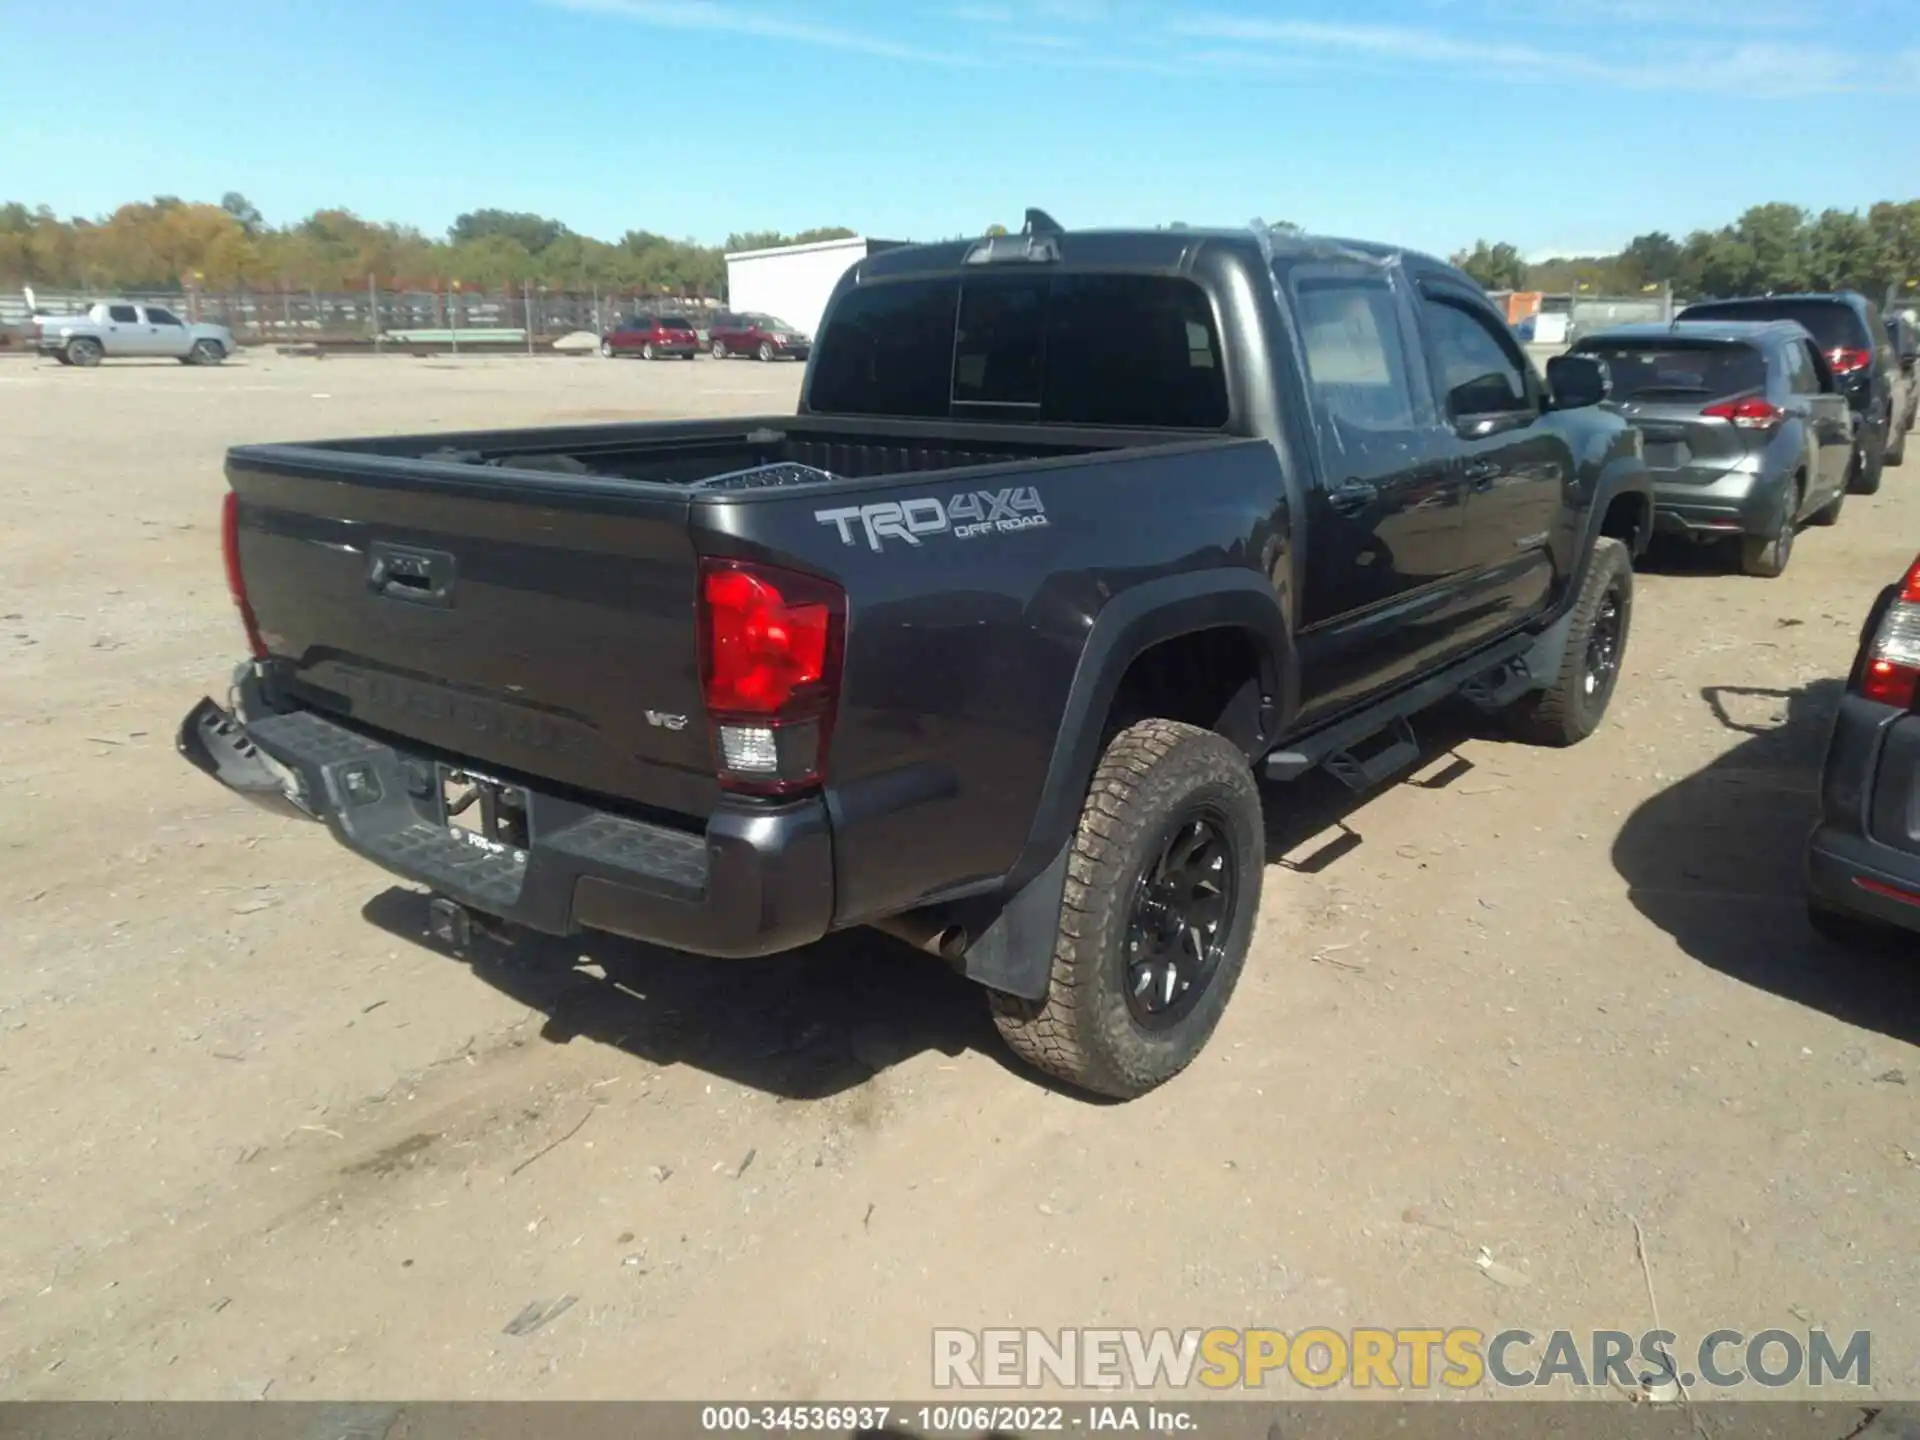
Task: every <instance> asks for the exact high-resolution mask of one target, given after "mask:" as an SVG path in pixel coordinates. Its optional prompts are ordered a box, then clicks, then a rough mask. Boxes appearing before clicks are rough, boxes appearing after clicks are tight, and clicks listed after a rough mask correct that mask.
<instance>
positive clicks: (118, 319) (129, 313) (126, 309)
mask: <svg viewBox="0 0 1920 1440" xmlns="http://www.w3.org/2000/svg"><path fill="white" fill-rule="evenodd" d="M107 318H108V319H109V320H111V321H113V323H114V324H116V325H138V324H139V323H140V312H139V311H137V310H135V309H134V308H133V306H131V305H111V306H109V307H108V308H107Z"/></svg>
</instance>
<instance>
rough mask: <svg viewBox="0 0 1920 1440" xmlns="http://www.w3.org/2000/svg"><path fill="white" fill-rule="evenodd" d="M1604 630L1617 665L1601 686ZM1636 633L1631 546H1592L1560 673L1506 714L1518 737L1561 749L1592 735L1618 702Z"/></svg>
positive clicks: (1604, 540)
mask: <svg viewBox="0 0 1920 1440" xmlns="http://www.w3.org/2000/svg"><path fill="white" fill-rule="evenodd" d="M1610 606H1611V610H1610V609H1609V607H1610ZM1610 615H1611V617H1613V618H1611V619H1610V618H1609V616H1610ZM1615 619H1617V625H1614V620H1615ZM1602 626H1613V628H1614V630H1615V638H1614V644H1613V653H1612V665H1611V668H1610V669H1609V670H1608V671H1607V673H1606V674H1605V675H1604V676H1602V677H1600V679H1599V683H1597V684H1591V683H1589V680H1590V676H1591V671H1592V666H1591V665H1590V663H1589V652H1590V650H1591V649H1592V646H1593V642H1594V639H1595V636H1596V634H1597V633H1598V632H1599V630H1600V629H1601V627H1602ZM1632 631H1633V560H1632V557H1631V556H1630V555H1629V554H1628V553H1627V542H1626V541H1624V540H1614V539H1610V538H1604V537H1603V538H1601V539H1599V540H1596V541H1594V542H1593V559H1592V560H1591V561H1590V562H1589V563H1588V565H1587V578H1586V580H1585V581H1584V582H1583V583H1582V584H1581V587H1580V598H1579V600H1578V601H1576V602H1575V604H1574V607H1573V623H1572V625H1571V626H1570V627H1569V628H1568V631H1567V648H1566V651H1565V653H1564V654H1563V655H1562V656H1561V658H1560V673H1559V674H1557V675H1555V676H1554V677H1553V683H1552V684H1551V685H1549V686H1548V687H1547V688H1546V689H1545V690H1541V691H1537V692H1535V693H1534V694H1532V695H1527V696H1524V697H1522V698H1521V699H1519V700H1517V701H1515V702H1514V704H1513V706H1512V707H1511V708H1510V709H1509V710H1508V711H1507V724H1508V726H1509V728H1510V729H1511V730H1512V731H1513V733H1514V734H1515V735H1516V736H1517V737H1518V738H1519V739H1522V740H1525V741H1527V742H1528V743H1529V744H1533V745H1556V746H1563V745H1576V744H1578V743H1579V742H1580V741H1582V740H1584V739H1586V738H1587V736H1589V735H1591V734H1592V733H1593V732H1594V731H1595V730H1596V729H1598V728H1599V726H1600V721H1601V718H1602V717H1603V716H1604V715H1605V714H1606V713H1607V702H1608V701H1609V700H1611V699H1612V698H1613V690H1614V685H1615V684H1616V682H1618V680H1619V678H1620V667H1621V665H1622V663H1623V662H1624V661H1625V659H1626V652H1627V640H1628V637H1629V636H1630V635H1631V634H1632Z"/></svg>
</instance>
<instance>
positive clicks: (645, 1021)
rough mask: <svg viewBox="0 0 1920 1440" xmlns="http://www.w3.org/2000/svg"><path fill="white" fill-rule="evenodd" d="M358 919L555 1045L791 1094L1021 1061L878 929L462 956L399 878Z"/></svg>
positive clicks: (970, 1008) (560, 943) (929, 960)
mask: <svg viewBox="0 0 1920 1440" xmlns="http://www.w3.org/2000/svg"><path fill="white" fill-rule="evenodd" d="M361 913H362V915H363V916H364V917H365V918H366V919H367V920H369V921H371V922H372V923H373V924H375V925H377V926H379V927H380V928H381V929H383V930H385V931H387V932H388V933H389V934H391V935H393V936H395V937H396V938H398V939H402V940H405V941H408V942H409V943H411V944H414V945H418V946H421V947H423V948H425V949H429V950H432V951H434V952H435V953H436V954H442V955H448V956H449V958H457V959H459V960H462V961H464V962H465V963H466V964H467V966H468V968H469V969H471V970H472V972H473V974H474V975H475V976H476V977H477V978H478V979H480V980H482V981H484V982H485V983H486V984H488V985H491V986H493V987H494V988H495V989H496V990H499V991H500V992H501V993H503V994H505V995H508V996H511V997H512V998H513V999H514V1000H516V1001H518V1002H519V1003H521V1004H523V1005H527V1006H529V1007H531V1008H532V1009H534V1010H537V1011H540V1012H541V1013H543V1014H545V1015H546V1017H547V1019H546V1023H545V1024H544V1025H543V1026H542V1027H541V1030H540V1034H541V1038H542V1039H544V1040H547V1041H549V1042H551V1043H553V1044H558V1045H565V1044H568V1043H570V1042H572V1041H573V1040H575V1039H577V1038H578V1039H586V1040H590V1041H595V1042H598V1043H600V1044H603V1045H610V1046H613V1047H614V1048H616V1049H619V1050H624V1051H626V1052H627V1053H628V1054H630V1055H634V1056H637V1057H638V1058H640V1059H642V1060H645V1061H647V1062H649V1063H650V1064H653V1065H657V1066H661V1067H663V1068H664V1067H667V1066H674V1065H690V1066H692V1067H693V1068H695V1069H697V1070H701V1071H704V1072H706V1073H708V1074H711V1075H714V1076H717V1077H720V1078H724V1079H727V1080H731V1081H733V1082H735V1083H737V1084H741V1085H746V1086H750V1087H752V1088H753V1089H756V1090H763V1091H765V1092H767V1093H769V1094H773V1095H780V1096H783V1097H785V1098H787V1099H791V1100H820V1099H825V1098H826V1097H828V1096H831V1095H837V1094H840V1093H841V1092H843V1091H847V1090H851V1089H853V1088H854V1087H856V1086H858V1085H860V1084H862V1083H864V1082H865V1081H867V1080H868V1079H870V1078H871V1077H872V1076H873V1075H874V1074H876V1073H878V1072H880V1071H883V1070H887V1069H890V1068H892V1067H893V1066H895V1065H898V1064H900V1063H902V1062H904V1061H906V1060H909V1059H911V1058H913V1057H914V1056H917V1055H920V1054H923V1053H924V1052H926V1051H929V1050H936V1051H939V1052H940V1053H941V1054H943V1055H946V1056H949V1057H953V1056H958V1055H960V1054H962V1053H964V1052H965V1051H967V1050H978V1051H980V1052H981V1053H983V1054H986V1055H989V1056H991V1057H992V1058H993V1059H994V1060H995V1061H997V1062H999V1063H1001V1064H1005V1065H1009V1066H1011V1065H1012V1064H1013V1061H1012V1060H1011V1058H1010V1057H1007V1056H1005V1055H1004V1054H1003V1050H1002V1047H1001V1044H1000V1038H999V1035H998V1034H997V1033H996V1032H995V1030H994V1028H993V1021H992V1019H991V1017H990V1016H989V1015H988V1013H987V1005H986V1000H985V998H984V997H983V996H982V995H981V993H980V991H979V989H978V988H977V987H976V986H974V985H973V984H971V983H969V982H968V981H966V980H964V979H962V978H961V977H960V976H959V975H957V974H955V973H954V972H953V971H951V970H949V969H948V968H947V967H946V966H945V965H944V964H942V963H941V962H940V961H938V960H936V959H934V958H933V957H931V956H928V955H923V954H921V953H920V952H919V951H917V950H914V949H913V948H912V947H911V946H908V945H905V944H903V943H901V942H900V941H898V940H894V939H891V938H889V937H888V936H885V935H881V934H879V933H878V932H876V931H871V930H848V931H843V932H841V933H838V934H834V935H829V936H827V937H826V938H825V939H823V940H821V941H819V942H817V943H816V944H813V945H809V946H806V947H805V948H803V949H800V950H791V951H788V952H786V953H785V954H781V955H771V956H767V957H766V958H764V959H757V960H714V959H710V958H708V957H705V956H700V955H688V954H684V953H682V952H680V951H676V950H667V949H663V948H661V947H659V946H655V945H648V944H645V943H643V942H641V941H638V940H627V939H624V938H622V937H620V936H616V935H602V934H598V933H594V932H591V931H588V932H582V933H581V934H578V935H574V936H571V937H567V938H564V939H563V938H559V937H556V936H550V935H541V934H536V933H533V932H530V931H521V932H517V933H515V934H513V935H512V936H511V937H510V938H509V939H507V940H505V941H501V940H494V939H491V938H481V937H476V938H475V941H474V944H473V946H472V948H471V950H470V951H469V953H467V954H466V955H463V956H458V957H454V956H452V955H451V953H450V952H449V951H447V950H446V949H445V948H444V947H443V946H441V945H440V944H439V943H438V942H436V941H435V940H433V939H432V938H431V937H430V936H429V935H428V932H427V897H426V896H425V895H423V894H421V893H420V892H418V891H415V890H409V889H406V888H403V887H399V886H395V887H394V888H392V889H390V890H386V891H384V892H382V893H381V894H379V895H376V896H375V897H374V898H373V899H372V900H370V901H368V902H367V904H366V905H365V906H364V907H363V908H362V912H361ZM1021 1073H1022V1074H1024V1075H1028V1078H1035V1079H1037V1077H1033V1076H1032V1075H1031V1074H1030V1073H1029V1072H1025V1071H1022V1072H1021Z"/></svg>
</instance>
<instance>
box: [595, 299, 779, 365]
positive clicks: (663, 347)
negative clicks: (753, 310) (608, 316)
mask: <svg viewBox="0 0 1920 1440" xmlns="http://www.w3.org/2000/svg"><path fill="white" fill-rule="evenodd" d="M702 323H704V325H705V327H706V328H705V329H704V330H702V329H700V328H699V327H698V326H697V325H696V323H695V322H694V321H693V320H692V319H690V318H689V317H687V316H685V315H667V314H656V313H653V312H646V313H642V314H638V315H629V316H626V317H625V318H624V319H621V320H619V321H617V322H616V323H615V324H614V326H613V327H612V328H611V329H610V330H608V331H607V332H606V334H604V335H603V336H601V337H600V353H601V354H602V355H603V356H605V357H606V358H607V359H609V360H613V359H617V358H619V357H621V356H623V355H624V356H634V355H637V356H638V357H639V358H640V359H642V360H691V359H692V358H693V357H694V356H695V355H696V354H698V353H699V352H700V351H701V350H702V349H704V350H706V351H707V353H708V354H710V355H712V356H713V358H714V359H716V360H728V359H732V358H734V357H736V356H752V357H753V358H754V359H756V360H804V359H806V358H807V356H808V355H809V354H810V353H812V350H813V339H812V337H811V336H809V335H807V334H806V333H805V332H804V331H802V330H799V329H797V328H796V327H794V326H792V325H789V324H787V323H786V321H784V320H780V319H777V318H775V317H774V316H772V315H760V314H734V313H733V312H731V311H722V312H721V313H720V314H718V315H715V316H713V317H712V318H711V319H708V320H705V321H704V322H702Z"/></svg>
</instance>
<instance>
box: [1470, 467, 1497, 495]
mask: <svg viewBox="0 0 1920 1440" xmlns="http://www.w3.org/2000/svg"><path fill="white" fill-rule="evenodd" d="M1499 478H1500V465H1499V463H1498V462H1497V461H1493V460H1469V461H1468V462H1467V479H1468V480H1470V481H1472V482H1473V488H1474V489H1476V490H1485V489H1486V488H1488V487H1489V486H1490V485H1492V484H1493V482H1494V481H1496V480H1498V479H1499Z"/></svg>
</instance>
